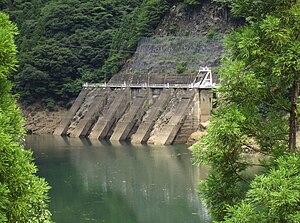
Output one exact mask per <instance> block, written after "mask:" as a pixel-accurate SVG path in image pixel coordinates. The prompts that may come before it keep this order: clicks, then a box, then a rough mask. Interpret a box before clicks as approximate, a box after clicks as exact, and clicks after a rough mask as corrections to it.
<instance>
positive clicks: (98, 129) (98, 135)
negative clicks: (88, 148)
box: [89, 89, 130, 139]
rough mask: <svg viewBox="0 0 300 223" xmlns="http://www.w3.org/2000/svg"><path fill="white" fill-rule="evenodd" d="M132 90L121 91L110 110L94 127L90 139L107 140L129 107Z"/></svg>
mask: <svg viewBox="0 0 300 223" xmlns="http://www.w3.org/2000/svg"><path fill="white" fill-rule="evenodd" d="M129 93H130V89H120V90H119V92H118V94H117V96H116V97H115V99H114V101H113V102H112V104H111V105H110V106H109V108H108V110H107V111H106V112H105V113H104V114H103V116H102V117H100V118H99V119H98V121H97V123H96V124H95V125H94V127H93V129H92V131H91V133H90V135H89V138H93V139H105V138H106V137H107V136H108V134H109V132H110V131H111V129H112V128H113V126H114V125H115V123H116V122H117V121H118V120H119V119H120V117H121V116H122V115H123V114H124V112H125V110H126V109H127V107H128V106H129V101H130V100H129V95H130V94H129Z"/></svg>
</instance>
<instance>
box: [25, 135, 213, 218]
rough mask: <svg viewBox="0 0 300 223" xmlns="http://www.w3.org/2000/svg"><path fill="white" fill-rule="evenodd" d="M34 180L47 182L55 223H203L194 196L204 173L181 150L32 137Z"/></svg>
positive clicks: (29, 139)
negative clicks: (34, 164)
mask: <svg viewBox="0 0 300 223" xmlns="http://www.w3.org/2000/svg"><path fill="white" fill-rule="evenodd" d="M26 145H27V147H28V148H32V150H33V152H34V157H35V162H36V164H37V166H38V168H39V172H38V175H39V176H42V177H44V178H46V180H47V181H48V183H49V184H50V185H51V187H52V189H51V191H50V196H51V203H50V210H51V212H52V214H53V220H54V221H55V222H56V223H83V222H84V223H87V222H99V223H100V222H107V223H205V222H209V215H208V213H207V210H206V208H204V207H203V205H202V204H201V202H200V201H199V200H198V197H197V192H196V190H197V184H198V183H197V182H198V180H199V179H201V178H204V177H205V176H206V174H207V170H206V169H205V168H199V167H194V166H192V163H191V154H190V152H189V151H188V150H187V147H186V146H183V145H181V146H162V147H159V146H155V147H154V146H153V147H152V146H132V145H121V144H118V145H111V144H109V143H102V142H100V141H98V140H95V141H90V140H87V139H73V138H63V137H55V136H36V135H31V136H27V138H26Z"/></svg>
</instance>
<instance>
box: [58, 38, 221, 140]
mask: <svg viewBox="0 0 300 223" xmlns="http://www.w3.org/2000/svg"><path fill="white" fill-rule="evenodd" d="M221 55H222V46H221V43H218V42H216V41H215V40H214V41H211V40H210V39H205V38H204V37H203V38H199V37H197V38H194V37H152V38H143V39H142V40H141V41H140V42H139V44H138V46H137V49H136V52H135V54H134V55H133V57H132V58H131V59H130V60H129V61H128V63H127V64H126V65H125V66H124V67H123V68H122V70H121V71H120V72H119V73H118V74H116V75H114V76H113V77H112V78H111V79H110V81H109V82H108V83H107V84H106V83H104V84H88V83H86V84H84V86H83V88H82V90H81V92H80V94H79V96H78V97H77V99H76V100H75V102H74V104H73V106H72V107H71V109H70V110H69V111H68V113H67V115H66V116H65V117H64V118H63V119H62V120H61V122H60V124H59V126H57V128H56V129H55V131H54V134H55V135H67V136H70V137H89V138H93V139H106V140H110V141H114V142H116V141H130V142H131V143H148V144H156V145H168V144H172V143H186V142H187V140H188V138H189V136H190V135H191V133H193V132H195V131H196V130H197V129H199V125H200V123H201V122H205V121H207V120H208V118H209V116H210V113H211V110H212V97H213V94H212V92H211V89H212V88H214V87H215V84H214V83H217V82H218V76H217V75H212V73H211V70H210V69H208V67H212V68H215V67H217V66H218V65H219V62H220V58H221ZM199 65H204V66H208V67H204V66H203V67H200V69H199Z"/></svg>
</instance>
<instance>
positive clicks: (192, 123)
mask: <svg viewBox="0 0 300 223" xmlns="http://www.w3.org/2000/svg"><path fill="white" fill-rule="evenodd" d="M194 91H195V95H194V98H193V101H192V102H191V105H190V106H189V107H188V109H187V116H186V118H185V119H184V121H183V124H182V126H181V127H180V129H179V131H178V133H177V135H176V137H175V139H174V141H173V143H175V144H185V143H187V140H188V138H189V137H190V135H191V134H192V133H193V132H195V131H197V129H198V128H199V124H200V118H201V117H200V116H201V114H200V91H199V90H194Z"/></svg>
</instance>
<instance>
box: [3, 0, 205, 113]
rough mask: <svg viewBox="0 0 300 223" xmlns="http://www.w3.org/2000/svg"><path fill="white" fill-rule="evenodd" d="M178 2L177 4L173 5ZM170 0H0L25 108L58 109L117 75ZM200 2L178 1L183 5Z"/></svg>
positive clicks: (171, 3)
mask: <svg viewBox="0 0 300 223" xmlns="http://www.w3.org/2000/svg"><path fill="white" fill-rule="evenodd" d="M178 2H179V1H177V3H178ZM175 3H176V1H170V0H169V1H167V0H162V1H161V0H130V1H129V0H125V1H124V0H104V1H96V0H90V1H84V0H31V1H25V0H19V1H0V8H1V9H2V10H3V11H5V12H7V13H8V14H9V15H10V18H11V19H12V20H13V21H14V22H15V23H16V24H17V26H18V28H19V35H18V37H17V45H18V50H19V54H18V58H19V61H20V62H19V67H18V70H17V72H16V73H15V75H14V76H13V78H12V81H13V82H14V83H15V91H16V92H17V93H18V94H19V95H20V100H21V102H22V103H23V104H24V105H26V104H30V103H33V102H37V101H38V102H42V103H44V104H45V105H46V106H47V107H48V108H51V107H53V106H54V105H55V104H60V105H64V104H65V102H68V101H69V100H70V98H72V97H74V96H75V95H76V94H77V93H78V92H79V90H80V88H81V85H82V84H83V83H84V82H87V81H89V82H105V81H108V80H109V79H110V78H111V76H112V75H114V74H115V73H117V72H118V71H119V69H120V68H121V66H122V65H123V64H124V62H125V60H126V58H128V56H129V55H130V54H132V52H133V51H134V50H135V47H136V45H137V43H138V41H139V39H140V38H141V37H144V36H151V35H152V34H153V31H154V29H155V28H156V26H157V25H158V24H159V22H160V21H161V20H162V18H163V17H164V15H165V13H166V12H167V11H168V10H169V8H170V7H171V5H173V4H175ZM199 3H201V1H199V0H198V1H196V0H184V1H181V4H183V5H184V6H188V5H193V4H199Z"/></svg>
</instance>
